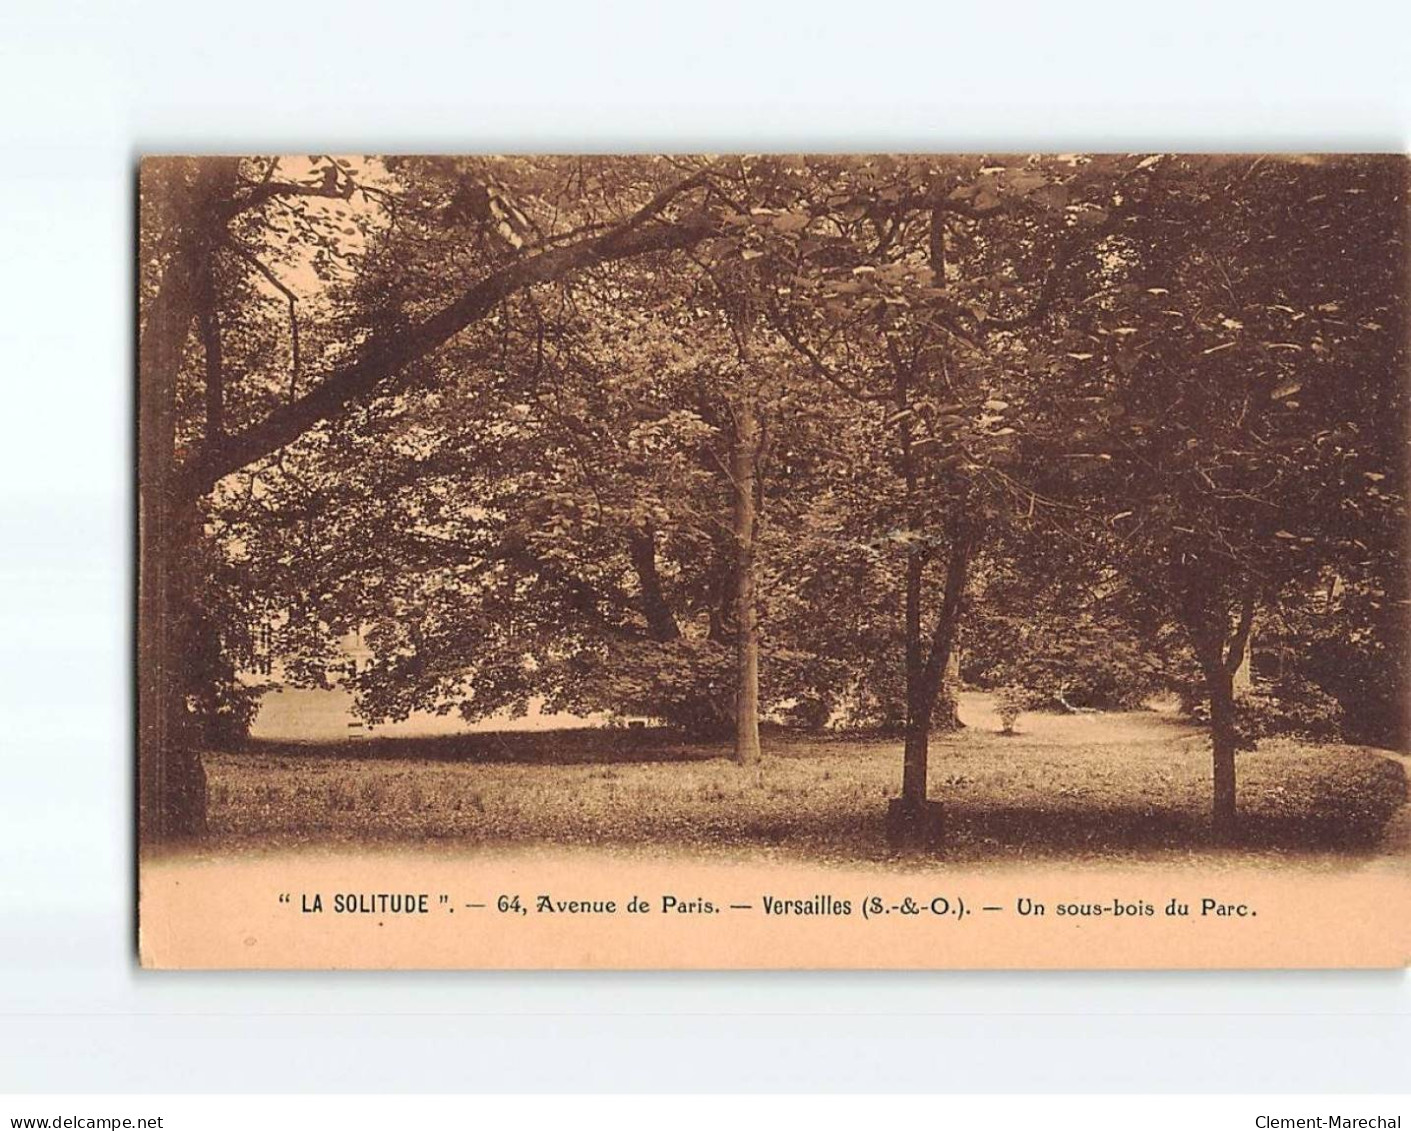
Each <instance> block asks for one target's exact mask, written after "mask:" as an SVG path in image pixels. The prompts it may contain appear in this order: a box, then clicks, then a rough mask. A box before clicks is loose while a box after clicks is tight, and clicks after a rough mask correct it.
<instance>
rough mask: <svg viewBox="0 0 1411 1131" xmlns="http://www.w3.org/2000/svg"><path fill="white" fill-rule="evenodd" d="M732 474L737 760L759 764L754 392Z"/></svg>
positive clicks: (739, 421) (739, 413)
mask: <svg viewBox="0 0 1411 1131" xmlns="http://www.w3.org/2000/svg"><path fill="white" fill-rule="evenodd" d="M735 432H736V435H735V447H734V452H733V455H732V459H731V464H732V466H731V469H730V475H731V478H732V480H733V481H734V484H733V486H734V494H735V507H734V510H735V523H734V533H735V573H736V578H737V582H736V593H735V649H736V653H735V671H736V684H735V760H736V761H737V762H739V763H740V764H741V765H748V764H750V763H752V762H757V761H759V756H760V754H759V606H758V601H757V598H756V594H755V528H756V525H757V523H756V518H757V516H756V504H755V476H756V461H757V458H758V455H759V421H758V418H757V416H756V408H755V399H754V393H753V391H752V390H749V389H745V390H744V392H743V394H742V395H741V397H740V399H739V403H738V405H737V406H736V422H735Z"/></svg>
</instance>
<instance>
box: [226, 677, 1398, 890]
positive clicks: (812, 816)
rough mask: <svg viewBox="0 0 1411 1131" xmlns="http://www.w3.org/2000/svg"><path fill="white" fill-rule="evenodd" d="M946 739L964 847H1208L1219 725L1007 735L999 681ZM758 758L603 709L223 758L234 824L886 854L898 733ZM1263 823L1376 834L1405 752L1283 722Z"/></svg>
mask: <svg viewBox="0 0 1411 1131" xmlns="http://www.w3.org/2000/svg"><path fill="white" fill-rule="evenodd" d="M961 713H962V717H963V718H965V719H966V721H967V723H968V724H969V725H968V726H967V727H966V729H965V730H963V731H961V732H958V733H956V734H954V735H938V736H936V738H935V739H934V740H933V742H932V753H931V783H930V785H931V795H932V796H933V797H936V798H940V799H941V800H943V801H944V802H945V804H946V810H947V818H948V822H949V823H948V847H947V849H946V851H945V856H946V858H947V859H956V860H972V861H973V860H1006V859H1008V860H1024V859H1041V858H1046V857H1047V858H1055V857H1060V858H1075V857H1079V858H1081V857H1094V858H1121V857H1136V856H1149V855H1153V854H1155V855H1167V854H1175V855H1177V856H1179V855H1182V854H1191V853H1202V852H1205V851H1208V850H1207V849H1205V848H1204V847H1203V846H1205V845H1206V844H1207V843H1208V836H1209V834H1208V822H1209V818H1208V810H1209V806H1210V788H1211V787H1210V757H1209V748H1208V742H1207V739H1206V736H1205V734H1204V732H1203V731H1201V730H1199V729H1196V728H1194V727H1191V726H1189V725H1186V724H1184V723H1182V722H1180V721H1178V720H1177V719H1175V718H1174V717H1173V716H1171V715H1169V714H1166V713H1161V712H1134V713H1130V714H1114V715H1081V716H1048V715H1026V716H1024V717H1022V718H1021V719H1020V720H1019V726H1018V731H1019V733H1017V734H1016V735H1013V736H1005V735H1001V734H999V733H998V722H997V720H995V718H994V715H993V713H992V712H991V710H990V708H989V701H988V698H987V697H985V696H981V695H965V696H963V697H962V702H961ZM764 745H765V756H764V759H763V761H762V762H761V763H760V764H759V765H758V766H752V767H749V768H742V767H739V766H736V765H735V764H734V763H733V762H732V761H730V759H729V748H728V746H725V745H720V746H713V745H693V744H688V743H684V742H682V741H681V740H680V739H679V738H675V737H673V736H672V735H670V734H667V733H664V732H660V731H653V730H605V729H581V730H569V731H563V730H560V731H540V732H519V733H512V734H511V733H505V734H495V733H481V734H467V735H456V736H445V737H433V738H369V739H364V740H360V741H353V742H343V743H338V744H289V743H280V744H276V743H269V744H259V743H257V744H254V745H252V747H251V748H250V749H248V750H245V751H242V752H239V753H213V754H210V755H208V756H207V758H206V766H207V771H208V774H209V778H210V820H211V828H212V832H213V834H214V835H215V838H216V842H217V844H225V845H227V846H230V847H237V846H240V845H244V844H248V845H250V846H252V847H253V846H257V847H260V848H266V847H289V846H294V845H298V844H302V843H318V844H328V845H349V844H368V845H373V844H395V843H399V842H400V843H413V844H415V843H423V842H425V841H427V840H442V841H446V842H450V843H456V844H464V845H474V844H486V845H510V844H513V845H524V844H554V845H592V846H595V847H607V846H616V847H637V848H640V849H642V850H650V849H652V848H653V847H659V848H662V849H673V850H682V849H684V850H688V851H740V850H745V851H752V850H767V851H770V852H782V853H785V854H789V855H793V854H798V855H801V856H806V857H808V858H811V859H817V860H829V861H836V862H839V863H845V862H855V861H859V860H869V859H886V858H887V857H888V856H889V850H888V848H887V846H886V843H885V840H884V837H883V814H884V810H885V807H886V801H887V799H888V798H889V797H892V796H895V794H896V791H897V786H898V783H899V780H900V774H901V745H900V743H899V742H898V741H895V740H881V739H878V740H859V739H856V738H836V737H825V736H801V735H799V734H797V733H794V732H785V731H771V732H766V735H765V743H764ZM1239 778H1240V780H1239V804H1240V811H1241V816H1242V825H1243V832H1242V836H1243V839H1244V842H1245V845H1246V846H1247V849H1248V850H1249V851H1251V852H1256V853H1261V854H1270V855H1273V856H1286V855H1300V854H1304V855H1314V854H1322V855H1323V856H1328V855H1329V854H1331V855H1332V856H1333V857H1334V858H1336V857H1341V856H1344V855H1349V856H1356V855H1360V854H1365V853H1367V852H1369V851H1371V850H1372V849H1373V848H1374V846H1375V845H1376V843H1377V840H1378V838H1379V837H1380V835H1381V833H1382V830H1383V827H1384V826H1385V824H1386V822H1387V821H1388V819H1389V818H1390V817H1391V815H1392V814H1393V813H1395V812H1396V810H1397V809H1398V808H1399V807H1400V806H1401V805H1402V804H1403V802H1404V801H1405V799H1406V794H1407V785H1406V776H1405V772H1404V771H1403V769H1402V766H1401V764H1400V762H1399V761H1396V760H1394V759H1392V758H1388V757H1384V756H1383V755H1381V754H1380V753H1378V752H1377V751H1374V750H1369V749H1365V748H1360V747H1351V746H1341V745H1323V746H1313V745H1307V744H1299V743H1297V742H1292V741H1286V740H1278V741H1266V742H1264V743H1263V744H1261V746H1260V749H1259V750H1258V751H1256V752H1252V753H1247V754H1242V755H1241V756H1240V759H1239Z"/></svg>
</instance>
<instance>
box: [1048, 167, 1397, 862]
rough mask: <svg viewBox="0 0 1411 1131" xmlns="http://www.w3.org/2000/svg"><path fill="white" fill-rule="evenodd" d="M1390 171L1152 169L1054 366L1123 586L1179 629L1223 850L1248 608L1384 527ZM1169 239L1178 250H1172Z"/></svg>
mask: <svg viewBox="0 0 1411 1131" xmlns="http://www.w3.org/2000/svg"><path fill="white" fill-rule="evenodd" d="M1405 175H1406V173H1405V165H1404V163H1403V162H1401V161H1399V160H1393V159H1375V158H1373V159H1348V160H1338V161H1327V160H1321V159H1311V160H1302V159H1280V158H1260V159H1255V160H1250V159H1238V160H1235V159H1228V160H1211V159H1193V158H1191V159H1165V160H1164V162H1163V168H1162V170H1161V172H1160V175H1159V176H1158V178H1157V184H1158V185H1159V189H1160V191H1159V193H1157V194H1154V195H1153V197H1152V198H1151V200H1150V201H1149V202H1148V204H1147V206H1146V208H1144V210H1143V211H1142V212H1141V214H1140V215H1138V216H1135V217H1134V219H1133V222H1132V224H1131V226H1130V227H1129V228H1128V229H1127V232H1126V233H1124V243H1123V244H1122V246H1120V247H1114V249H1113V255H1112V258H1111V260H1110V262H1109V264H1108V270H1107V278H1106V280H1105V286H1104V288H1103V289H1102V291H1101V296H1102V297H1101V300H1100V301H1097V302H1093V303H1090V304H1089V305H1088V312H1087V313H1086V314H1085V315H1084V316H1083V317H1082V318H1081V319H1075V320H1074V322H1073V323H1072V325H1071V337H1070V339H1069V343H1068V344H1069V346H1070V350H1069V359H1070V360H1071V361H1072V362H1073V363H1074V364H1075V365H1076V366H1079V367H1091V368H1093V369H1095V370H1100V371H1101V372H1102V374H1103V380H1104V383H1105V384H1106V391H1105V392H1104V393H1103V395H1102V399H1101V401H1100V402H1099V404H1100V411H1099V412H1098V414H1097V416H1096V422H1097V423H1096V425H1095V427H1094V428H1093V429H1092V430H1091V433H1090V436H1091V439H1092V445H1091V452H1092V455H1091V458H1090V459H1089V460H1088V461H1085V463H1086V467H1087V468H1088V472H1087V474H1088V480H1089V487H1090V489H1091V492H1092V493H1091V495H1090V496H1089V497H1090V499H1091V502H1092V506H1093V508H1094V510H1098V508H1100V512H1099V513H1100V514H1101V524H1102V527H1103V528H1104V529H1105V531H1106V535H1105V541H1106V545H1107V547H1108V549H1109V551H1110V553H1111V555H1112V560H1113V561H1114V562H1118V563H1120V567H1121V569H1122V571H1123V573H1124V574H1125V576H1126V578H1127V582H1128V584H1129V585H1131V586H1132V587H1134V589H1136V590H1138V591H1140V592H1141V593H1142V594H1143V596H1144V598H1145V600H1146V601H1147V602H1149V604H1150V605H1151V607H1152V608H1154V609H1156V610H1159V611H1160V612H1161V613H1162V614H1164V615H1165V616H1167V617H1169V618H1170V619H1171V620H1172V621H1173V622H1174V623H1176V624H1179V625H1180V626H1181V628H1182V629H1183V631H1184V633H1185V635H1186V637H1187V639H1188V641H1189V644H1190V647H1191V649H1192V651H1193V652H1194V655H1195V659H1196V662H1197V664H1198V666H1199V670H1200V672H1201V674H1202V677H1203V679H1204V683H1205V688H1206V692H1207V695H1208V697H1209V701H1210V709H1211V733H1212V747H1213V755H1212V760H1213V778H1214V792H1213V817H1212V820H1213V825H1214V828H1215V831H1216V835H1217V836H1220V837H1225V838H1228V837H1230V836H1233V835H1234V831H1235V820H1236V773H1235V754H1236V750H1237V749H1238V747H1239V746H1240V745H1241V743H1242V739H1241V735H1240V733H1239V728H1238V722H1237V717H1236V704H1235V697H1234V689H1233V677H1234V674H1235V672H1236V670H1237V669H1238V668H1239V666H1240V663H1241V661H1242V659H1243V657H1244V655H1245V651H1246V646H1247V644H1248V641H1249V637H1250V632H1251V628H1252V625H1253V623H1254V620H1255V618H1256V616H1257V614H1258V610H1259V608H1260V607H1262V606H1269V605H1271V604H1273V603H1274V602H1276V601H1279V600H1280V599H1281V598H1282V597H1283V596H1284V595H1286V594H1287V593H1288V591H1289V590H1290V588H1291V587H1296V586H1298V585H1301V584H1306V583H1307V582H1308V581H1309V580H1311V579H1312V578H1315V577H1316V576H1318V574H1319V573H1320V571H1322V570H1325V569H1329V568H1331V569H1333V570H1334V571H1338V572H1342V571H1346V572H1349V573H1361V572H1362V570H1363V569H1364V565H1365V564H1366V563H1368V558H1369V549H1368V545H1367V542H1366V538H1367V536H1368V533H1369V532H1371V533H1373V536H1374V537H1376V538H1380V537H1381V535H1380V533H1378V532H1380V531H1384V530H1386V529H1388V528H1389V527H1390V526H1392V525H1395V524H1398V523H1401V522H1404V514H1405V511H1404V495H1403V494H1402V488H1401V484H1400V481H1399V479H1398V476H1399V475H1400V474H1401V472H1400V471H1399V468H1400V465H1401V461H1400V460H1392V459H1388V456H1389V455H1390V450H1389V447H1388V446H1387V445H1386V443H1385V440H1381V441H1378V439H1377V437H1378V436H1382V437H1384V436H1385V435H1386V434H1387V432H1388V430H1395V429H1396V428H1397V427H1398V424H1399V422H1404V419H1405V402H1404V392H1403V391H1402V390H1401V384H1400V382H1398V381H1396V380H1394V379H1393V377H1392V375H1393V374H1395V373H1398V372H1400V371H1401V368H1402V365H1403V364H1404V358H1403V356H1402V353H1401V350H1402V347H1401V344H1400V342H1401V338H1402V335H1401V333H1400V325H1401V317H1402V315H1401V313H1400V309H1399V305H1400V304H1399V298H1398V296H1400V295H1402V294H1404V292H1405V285H1404V284H1405V275H1404V270H1405V268H1404V263H1403V260H1404V230H1403V229H1404V209H1403V208H1401V207H1399V206H1398V205H1397V203H1396V202H1397V201H1398V200H1401V199H1403V194H1404V191H1405V185H1404V180H1405ZM1175 234H1179V238H1174V236H1175Z"/></svg>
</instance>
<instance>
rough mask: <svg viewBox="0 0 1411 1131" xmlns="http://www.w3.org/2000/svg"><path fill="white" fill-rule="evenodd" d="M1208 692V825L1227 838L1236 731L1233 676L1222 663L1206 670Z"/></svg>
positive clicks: (1232, 826)
mask: <svg viewBox="0 0 1411 1131" xmlns="http://www.w3.org/2000/svg"><path fill="white" fill-rule="evenodd" d="M1206 684H1207V688H1208V690H1209V692H1210V745H1211V751H1212V754H1211V757H1212V763H1213V770H1214V778H1215V794H1214V806H1213V808H1212V811H1211V827H1212V829H1213V831H1214V833H1215V837H1216V839H1218V840H1222V841H1224V840H1229V839H1230V838H1231V837H1232V836H1233V835H1234V831H1235V823H1236V814H1235V750H1236V748H1237V747H1238V745H1239V730H1238V728H1237V726H1236V722H1235V696H1234V687H1233V679H1232V677H1231V674H1230V672H1229V671H1228V670H1226V669H1225V668H1224V667H1223V666H1220V665H1217V667H1216V668H1215V669H1214V670H1212V671H1208V672H1207V673H1206Z"/></svg>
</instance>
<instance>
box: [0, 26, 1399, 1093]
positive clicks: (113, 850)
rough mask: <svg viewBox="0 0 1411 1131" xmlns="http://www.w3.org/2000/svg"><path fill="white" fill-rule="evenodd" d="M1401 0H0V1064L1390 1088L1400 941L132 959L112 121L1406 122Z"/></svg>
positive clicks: (167, 131)
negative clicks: (661, 971)
mask: <svg viewBox="0 0 1411 1131" xmlns="http://www.w3.org/2000/svg"><path fill="white" fill-rule="evenodd" d="M1409 11H1411V7H1408V6H1407V5H1405V4H1402V3H1394V2H1388V3H1384V4H1374V3H1357V2H1341V3H1328V2H1324V3H1319V4H1316V5H1313V4H1301V3H1294V2H1289V0H1285V2H1284V3H1259V4H1238V3H1232V2H1231V0H1218V2H1213V3H1212V2H1208V0H1199V2H1189V0H1184V2H1176V0H1168V2H1167V3H1163V4H1142V3H1139V2H1136V0H1126V2H1124V3H1109V4H1102V3H1088V4H1077V3H1068V4H1064V3H1051V4H1046V5H1040V4H1022V3H1016V2H1010V3H1005V2H1003V0H1000V2H989V3H985V2H981V0H969V2H967V3H963V4H942V3H937V2H929V3H923V2H917V3H914V4H905V3H897V2H879V0H867V2H865V3H864V2H853V3H846V4H844V3H824V2H821V0H817V2H814V3H786V4H768V3H753V4H751V3H742V2H737V0H732V2H729V3H719V2H712V3H702V2H699V0H698V2H696V3H692V4H670V3H667V2H666V0H657V2H655V3H651V2H633V3H600V4H589V3H586V2H582V3H577V4H574V3H567V2H565V3H548V2H540V3H537V4H512V3H493V4H491V3H471V2H463V3H442V4H436V3H415V2H411V0H399V2H397V3H369V2H365V0H342V2H339V3H332V2H317V3H316V2H312V0H280V2H277V3H268V2H264V0H253V2H244V3H239V4H230V3H227V4H204V5H203V4H201V3H199V2H198V0H183V2H181V3H150V4H141V5H139V4H111V5H105V4H99V3H88V4H84V3H63V2H52V3H42V2H40V0H20V2H19V3H15V2H14V0H10V3H8V4H5V5H3V6H0V155H2V156H0V381H3V386H0V389H3V399H0V765H2V766H3V776H0V1091H4V1090H7V1089H12V1090H30V1089H33V1090H37V1091H51V1092H72V1091H83V1090H96V1091H125V1090H129V1089H131V1090H142V1091H157V1092H170V1091H182V1090H206V1089H210V1090H218V1091H245V1090H255V1091H284V1090H320V1089H331V1090H341V1089H350V1090H359V1091H382V1090H400V1089H413V1090H470V1089H480V1088H496V1089H509V1090H518V1089H529V1090H535V1089H564V1090H597V1089H607V1088H614V1089H679V1088H694V1089H715V1088H728V1089H736V1090H755V1089H774V1088H789V1089H803V1090H815V1089H865V1088H883V1089H903V1090H904V1089H928V1090H929V1089H937V1090H942V1089H956V1088H963V1089H966V1090H976V1091H1007V1090H1024V1091H1069V1090H1099V1091H1102V1090H1187V1089H1197V1090H1214V1091H1220V1090H1234V1091H1289V1092H1295V1091H1296V1092H1308V1091H1323V1090H1358V1091H1384V1090H1411V988H1408V982H1407V979H1406V977H1405V976H1404V975H1403V974H1399V973H1398V974H1390V973H1381V974H1377V973H1313V974H1307V973H1305V974H1276V973H1264V974H1235V973H1229V974H1220V973H1211V974H1148V975H1131V974H1127V975H1110V976H1104V975H1097V974H1073V975H1027V974H1020V973H1011V974H943V973H938V974H931V975H900V974H895V975H893V974H869V973H855V974H832V975H821V974H732V975H707V974H692V975H670V976H668V975H626V974H596V975H588V974H576V975H554V976H528V975H508V974H476V973H467V974H435V975H432V974H364V975H356V974H339V975H333V974H322V975H320V974H299V975H293V974H264V975H259V974H215V975H209V974H203V975H197V974H171V973H165V974H159V973H143V972H141V971H138V970H137V969H136V968H135V965H134V959H133V945H132V913H131V904H132V888H133V865H132V847H131V840H132V833H131V829H132V820H131V813H130V802H131V797H132V763H133V759H132V754H131V729H132V728H131V707H132V690H131V675H130V662H129V661H130V658H131V646H130V637H131V625H130V606H131V598H132V526H133V520H132V510H131V501H132V468H133V461H134V454H133V442H132V437H133V422H132V406H133V383H132V355H133V336H134V334H133V313H132V267H131V259H132V228H133V217H134V205H133V191H132V190H133V182H134V164H135V158H136V155H137V154H138V153H140V152H144V151H154V152H163V151H165V152H171V151H179V150H203V151H212V150H224V151H248V150H260V151H274V150H292V151H297V152H303V151H306V150H309V149H312V150H315V151H319V152H326V151H330V150H333V151H345V152H364V151H366V152H378V151H385V150H401V151H407V150H423V151H425V150H431V151H445V150H500V151H506V150H520V151H523V150H550V151H563V150H596V151H613V150H646V151H651V150H661V149H670V150H701V149H706V150H739V149H749V150H754V151H761V150H799V149H829V150H879V149H893V150H894V149H910V150H948V149H965V148H968V149H976V148H984V149H989V150H1014V149H1026V148H1042V149H1049V150H1054V149H1057V150H1075V149H1142V150H1149V149H1153V148H1160V147H1180V148H1188V149H1191V148H1207V149H1272V148H1298V149H1359V148H1375V149H1405V148H1406V139H1407V133H1408V125H1409V124H1411V59H1409V58H1408V47H1411V16H1408V12H1409ZM1308 911H1309V916H1310V924H1312V923H1313V922H1314V921H1315V919H1316V916H1317V914H1318V912H1317V908H1314V907H1310V908H1309V909H1308ZM1401 912H1402V913H1403V914H1408V915H1411V908H1403V909H1401ZM1314 929H1320V930H1321V929H1326V928H1325V927H1322V926H1318V927H1316V928H1314Z"/></svg>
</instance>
